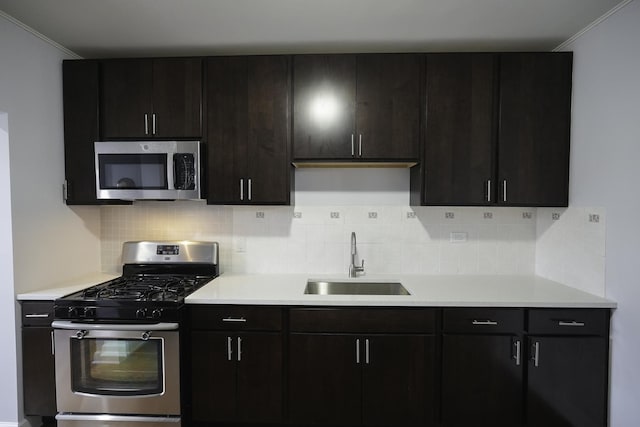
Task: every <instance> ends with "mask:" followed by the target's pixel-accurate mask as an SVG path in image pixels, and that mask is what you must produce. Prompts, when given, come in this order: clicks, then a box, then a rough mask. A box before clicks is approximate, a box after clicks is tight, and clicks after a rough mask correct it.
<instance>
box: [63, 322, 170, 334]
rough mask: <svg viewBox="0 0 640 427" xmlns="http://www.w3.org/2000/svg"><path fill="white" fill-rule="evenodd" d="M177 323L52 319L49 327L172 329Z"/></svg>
mask: <svg viewBox="0 0 640 427" xmlns="http://www.w3.org/2000/svg"><path fill="white" fill-rule="evenodd" d="M178 326H179V325H178V324H177V323H139V324H135V323H123V324H117V323H108V324H107V323H77V322H69V321H66V320H54V321H53V323H51V327H52V328H54V329H71V330H84V331H174V330H176V329H178Z"/></svg>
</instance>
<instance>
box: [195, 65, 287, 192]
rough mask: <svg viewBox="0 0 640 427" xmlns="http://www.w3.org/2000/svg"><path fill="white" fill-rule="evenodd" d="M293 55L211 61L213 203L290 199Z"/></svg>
mask: <svg viewBox="0 0 640 427" xmlns="http://www.w3.org/2000/svg"><path fill="white" fill-rule="evenodd" d="M290 75H291V73H290V57H289V56H234V57H215V58H209V59H207V62H206V84H207V95H206V100H207V141H208V147H207V152H208V154H207V155H208V171H207V175H208V177H207V182H208V197H207V202H208V203H210V204H244V203H249V204H289V202H290V196H291V184H290V176H291V165H290V157H289V149H290V136H289V135H290V120H291V116H290V92H291V89H290V88H291V78H290Z"/></svg>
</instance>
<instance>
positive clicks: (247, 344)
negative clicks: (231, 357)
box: [236, 333, 283, 423]
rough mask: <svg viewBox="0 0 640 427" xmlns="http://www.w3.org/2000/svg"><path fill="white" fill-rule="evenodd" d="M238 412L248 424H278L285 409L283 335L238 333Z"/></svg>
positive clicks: (241, 419) (239, 418)
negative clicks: (283, 405)
mask: <svg viewBox="0 0 640 427" xmlns="http://www.w3.org/2000/svg"><path fill="white" fill-rule="evenodd" d="M236 346H237V347H236V352H237V353H236V355H237V356H238V357H237V359H239V360H238V362H237V363H238V374H237V375H238V385H237V393H238V394H237V396H238V413H237V418H236V420H237V421H238V422H246V423H279V422H281V421H282V411H283V407H282V404H283V395H282V394H283V387H282V378H283V365H282V363H283V357H282V334H279V333H243V334H240V335H237V336H236Z"/></svg>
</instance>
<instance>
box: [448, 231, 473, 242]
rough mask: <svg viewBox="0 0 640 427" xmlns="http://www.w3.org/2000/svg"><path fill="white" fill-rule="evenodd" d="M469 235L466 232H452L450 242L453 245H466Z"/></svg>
mask: <svg viewBox="0 0 640 427" xmlns="http://www.w3.org/2000/svg"><path fill="white" fill-rule="evenodd" d="M468 236H469V233H467V232H466V231H452V232H451V233H450V234H449V241H450V242H451V243H464V242H466V241H467V239H468Z"/></svg>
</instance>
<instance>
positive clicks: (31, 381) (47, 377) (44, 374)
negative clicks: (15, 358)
mask: <svg viewBox="0 0 640 427" xmlns="http://www.w3.org/2000/svg"><path fill="white" fill-rule="evenodd" d="M52 331H53V329H51V328H50V327H28V328H23V329H22V372H23V375H22V381H23V388H24V397H25V399H24V413H25V415H38V416H51V417H52V416H55V415H56V412H57V411H56V378H55V360H54V356H53V353H52V351H51V333H52Z"/></svg>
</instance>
